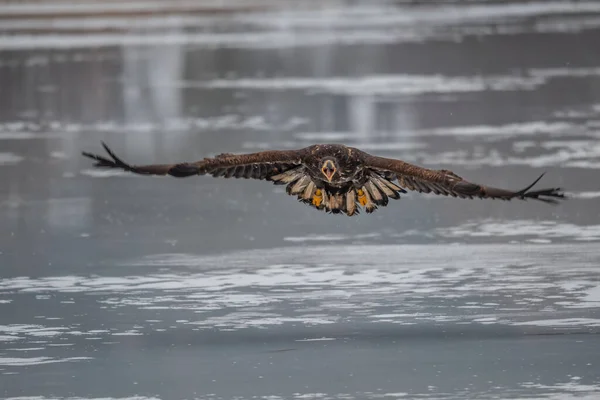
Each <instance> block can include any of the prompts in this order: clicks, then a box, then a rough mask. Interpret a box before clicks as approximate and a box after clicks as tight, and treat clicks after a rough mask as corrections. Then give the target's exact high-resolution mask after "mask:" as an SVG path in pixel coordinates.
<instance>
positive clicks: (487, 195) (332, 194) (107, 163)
mask: <svg viewBox="0 0 600 400" xmlns="http://www.w3.org/2000/svg"><path fill="white" fill-rule="evenodd" d="M102 145H103V146H104V149H105V150H106V152H107V153H108V155H109V156H110V159H108V158H105V157H102V156H99V155H95V154H91V153H87V152H83V153H82V154H83V155H84V156H86V157H89V158H91V159H93V160H95V161H96V163H95V164H94V166H95V167H100V168H119V169H123V170H125V171H129V172H133V173H136V174H141V175H171V176H174V177H177V178H185V177H188V176H192V175H212V176H213V177H224V178H245V179H250V178H252V179H260V180H266V181H271V182H273V183H274V184H276V185H287V186H286V192H287V193H288V194H289V195H291V196H297V198H298V200H299V201H301V202H303V203H306V204H308V205H309V206H312V207H314V208H316V209H318V210H325V211H326V212H330V213H334V214H345V215H348V216H352V215H356V214H358V213H359V210H360V208H361V207H364V209H365V211H366V212H367V213H372V212H373V211H375V210H376V209H377V208H378V207H384V206H387V204H388V201H389V199H399V198H400V193H406V189H408V190H414V191H418V192H420V193H431V192H433V193H435V194H438V195H444V196H448V195H450V196H453V197H460V198H462V199H464V198H469V199H472V198H473V197H478V198H484V199H501V200H511V199H520V200H526V199H535V200H540V201H543V202H545V203H557V202H558V201H557V199H562V198H564V197H565V196H564V194H563V193H562V192H561V189H560V188H551V189H540V190H533V191H530V189H531V188H532V187H533V186H534V185H535V184H536V183H537V182H538V181H539V180H540V179H541V178H542V176H543V175H544V174H542V175H541V176H540V177H539V178H537V179H536V180H535V181H534V182H533V183H532V184H531V185H529V186H527V187H526V188H524V189H521V190H518V191H511V190H505V189H498V188H494V187H489V186H483V185H479V184H476V183H471V182H468V181H466V180H464V179H463V178H461V177H460V176H458V175H456V174H455V173H454V172H452V171H448V170H445V169H442V170H432V169H427V168H423V167H419V166H416V165H412V164H409V163H406V162H404V161H401V160H395V159H391V158H383V157H377V156H373V155H371V154H368V153H366V152H364V151H361V150H359V149H356V148H353V147H347V146H344V145H341V144H316V145H313V146H309V147H305V148H303V149H299V150H272V151H262V152H258V153H251V154H237V155H236V154H230V153H226V154H220V155H218V156H216V157H213V158H205V159H203V160H200V161H196V162H191V163H187V162H184V163H178V164H152V165H130V164H127V163H125V162H124V161H122V160H121V159H120V158H118V157H117V156H116V155H115V154H114V153H113V152H112V151H111V150H110V149H109V148H108V146H107V145H106V144H105V143H102Z"/></svg>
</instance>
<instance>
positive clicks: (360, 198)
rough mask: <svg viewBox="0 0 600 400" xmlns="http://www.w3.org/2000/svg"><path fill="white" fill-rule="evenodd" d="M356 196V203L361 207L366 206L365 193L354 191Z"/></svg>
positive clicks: (360, 190) (359, 190)
mask: <svg viewBox="0 0 600 400" xmlns="http://www.w3.org/2000/svg"><path fill="white" fill-rule="evenodd" d="M356 194H357V195H358V203H359V204H360V205H361V206H363V207H364V206H366V205H367V196H365V192H363V190H362V189H358V190H357V191H356Z"/></svg>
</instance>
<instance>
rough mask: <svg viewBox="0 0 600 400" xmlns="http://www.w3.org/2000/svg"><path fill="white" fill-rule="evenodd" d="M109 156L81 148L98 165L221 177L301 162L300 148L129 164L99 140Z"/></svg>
mask: <svg viewBox="0 0 600 400" xmlns="http://www.w3.org/2000/svg"><path fill="white" fill-rule="evenodd" d="M102 146H104V149H105V150H106V152H107V153H108V155H109V157H110V158H107V157H103V156H99V155H97V154H91V153H87V152H83V153H82V154H83V155H84V156H86V157H89V158H91V159H93V160H95V161H96V163H95V164H94V166H95V167H98V168H118V169H122V170H125V171H128V172H133V173H135V174H141V175H171V176H174V177H177V178H185V177H188V176H193V175H212V176H214V177H224V178H231V177H234V178H246V179H249V178H252V179H269V178H271V177H273V176H276V175H279V174H281V173H282V172H286V171H289V170H292V169H294V168H297V167H300V166H301V165H302V150H283V151H282V150H271V151H262V152H258V153H251V154H220V155H218V156H216V157H213V158H205V159H203V160H200V161H196V162H191V163H186V162H184V163H177V164H149V165H131V164H128V163H126V162H124V161H123V160H121V159H120V158H119V157H117V156H116V155H115V154H114V153H113V152H112V150H110V148H108V146H107V145H106V144H105V143H102Z"/></svg>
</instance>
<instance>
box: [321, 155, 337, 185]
mask: <svg viewBox="0 0 600 400" xmlns="http://www.w3.org/2000/svg"><path fill="white" fill-rule="evenodd" d="M335 171H336V169H335V165H334V164H333V161H331V160H327V161H325V162H324V163H323V167H322V168H321V172H323V175H325V177H326V178H327V180H328V181H329V182H331V179H333V175H334V174H335Z"/></svg>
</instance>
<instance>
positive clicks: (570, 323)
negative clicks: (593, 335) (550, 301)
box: [512, 318, 600, 327]
mask: <svg viewBox="0 0 600 400" xmlns="http://www.w3.org/2000/svg"><path fill="white" fill-rule="evenodd" d="M512 325H515V326H522V325H532V326H558V327H563V326H566V327H574V326H586V327H600V319H594V318H563V319H541V320H531V321H523V322H513V323H512Z"/></svg>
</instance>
